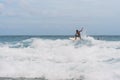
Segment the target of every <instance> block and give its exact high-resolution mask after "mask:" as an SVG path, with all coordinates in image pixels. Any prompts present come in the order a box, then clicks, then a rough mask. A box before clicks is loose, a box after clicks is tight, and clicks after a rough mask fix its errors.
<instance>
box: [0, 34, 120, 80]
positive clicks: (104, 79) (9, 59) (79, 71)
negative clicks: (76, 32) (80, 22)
mask: <svg viewBox="0 0 120 80" xmlns="http://www.w3.org/2000/svg"><path fill="white" fill-rule="evenodd" d="M69 37H72V36H67V35H61V36H59V35H56V36H51V35H48V36H27V35H26V36H0V80H120V36H110V35H109V36H105V35H97V36H95V35H91V36H82V40H81V41H79V40H78V41H72V40H69Z"/></svg>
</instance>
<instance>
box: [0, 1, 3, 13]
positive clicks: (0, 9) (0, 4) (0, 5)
mask: <svg viewBox="0 0 120 80" xmlns="http://www.w3.org/2000/svg"><path fill="white" fill-rule="evenodd" d="M3 9H4V4H3V3H0V13H2V11H3Z"/></svg>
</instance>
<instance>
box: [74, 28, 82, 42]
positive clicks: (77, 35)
mask: <svg viewBox="0 0 120 80" xmlns="http://www.w3.org/2000/svg"><path fill="white" fill-rule="evenodd" d="M82 31H83V27H82V28H81V30H80V31H79V30H76V33H75V40H76V39H77V37H78V38H80V39H81V34H80V32H82Z"/></svg>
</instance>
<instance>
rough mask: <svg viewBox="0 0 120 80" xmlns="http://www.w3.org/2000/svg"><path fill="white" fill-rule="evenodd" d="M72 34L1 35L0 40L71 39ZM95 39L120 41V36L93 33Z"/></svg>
mask: <svg viewBox="0 0 120 80" xmlns="http://www.w3.org/2000/svg"><path fill="white" fill-rule="evenodd" d="M69 37H73V36H72V35H45V36H0V42H13V41H21V40H25V39H30V38H42V39H52V40H55V39H69ZM91 37H93V38H94V39H97V40H98V39H99V40H106V41H120V36H112V35H109V36H106V35H91Z"/></svg>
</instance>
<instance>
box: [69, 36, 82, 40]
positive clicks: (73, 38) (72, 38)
mask: <svg viewBox="0 0 120 80" xmlns="http://www.w3.org/2000/svg"><path fill="white" fill-rule="evenodd" d="M69 39H70V40H73V41H76V40H80V38H78V37H77V39H75V37H70V38H69Z"/></svg>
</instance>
